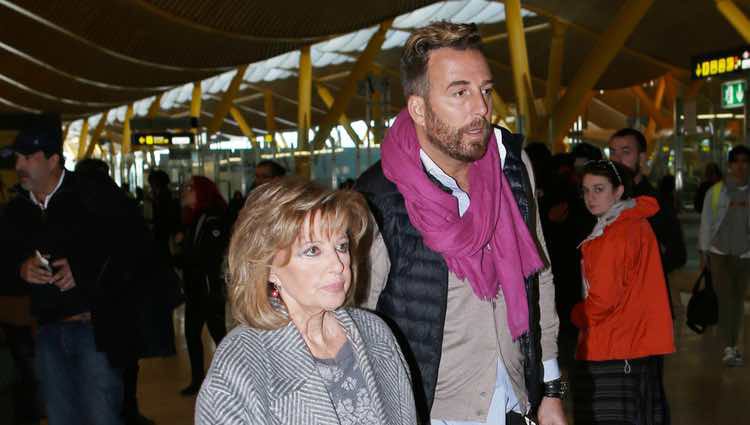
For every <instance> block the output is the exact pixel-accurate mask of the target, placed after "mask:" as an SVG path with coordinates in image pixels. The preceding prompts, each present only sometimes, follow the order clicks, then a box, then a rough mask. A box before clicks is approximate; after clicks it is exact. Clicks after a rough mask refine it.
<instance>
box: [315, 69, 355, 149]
mask: <svg viewBox="0 0 750 425" xmlns="http://www.w3.org/2000/svg"><path fill="white" fill-rule="evenodd" d="M316 87H317V89H318V96H320V99H321V100H322V101H323V103H325V105H326V107H327V108H328V109H331V106H333V95H332V94H331V91H330V90H328V88H327V87H325V86H324V85H322V84H320V83H318V84H316ZM339 124H340V125H341V126H342V127H344V130H346V133H347V134H348V135H349V137H350V138H351V139H352V140H353V141H354V143H355V144H356V145H357V146H360V145H361V144H362V140H361V139H360V138H359V135H358V134H357V132H356V131H354V128H352V124H351V122H350V121H349V117H347V116H346V114H341V116H340V117H339Z"/></svg>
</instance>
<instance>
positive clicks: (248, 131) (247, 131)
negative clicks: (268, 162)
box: [229, 106, 260, 151]
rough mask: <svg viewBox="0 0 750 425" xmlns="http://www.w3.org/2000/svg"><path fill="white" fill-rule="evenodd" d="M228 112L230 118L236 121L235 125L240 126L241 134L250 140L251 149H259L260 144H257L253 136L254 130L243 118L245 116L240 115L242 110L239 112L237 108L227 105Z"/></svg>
mask: <svg viewBox="0 0 750 425" xmlns="http://www.w3.org/2000/svg"><path fill="white" fill-rule="evenodd" d="M229 113H230V114H231V115H232V118H233V119H234V121H235V122H236V123H237V125H238V126H239V127H240V131H241V132H242V135H243V136H245V137H247V138H248V139H249V140H250V143H251V144H252V145H253V149H255V150H256V151H257V150H259V149H260V145H259V144H258V140H257V139H256V137H255V132H254V131H253V129H252V127H250V125H248V123H247V121H246V120H245V117H244V116H242V112H240V110H239V109H237V108H236V107H234V106H231V107H229Z"/></svg>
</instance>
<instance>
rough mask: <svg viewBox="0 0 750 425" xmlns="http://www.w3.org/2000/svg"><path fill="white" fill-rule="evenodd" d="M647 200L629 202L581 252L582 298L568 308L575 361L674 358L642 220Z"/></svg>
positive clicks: (653, 250) (651, 210)
mask: <svg viewBox="0 0 750 425" xmlns="http://www.w3.org/2000/svg"><path fill="white" fill-rule="evenodd" d="M657 211H659V204H658V203H657V201H656V199H654V198H652V197H647V196H642V197H638V198H636V199H635V206H633V207H632V208H629V209H625V210H623V211H622V212H621V213H620V215H619V217H617V218H616V219H615V221H614V222H612V223H610V224H609V225H607V226H606V227H605V228H604V232H603V233H602V234H601V235H599V236H597V237H591V236H590V237H589V238H590V239H587V240H586V241H584V242H583V244H582V246H581V253H582V257H583V260H582V263H583V264H582V270H583V276H584V278H585V279H586V281H587V282H588V285H589V290H588V295H587V296H586V298H585V299H584V300H583V301H582V302H580V303H578V304H576V305H575V307H573V311H572V312H571V319H572V321H573V323H574V324H575V325H576V326H577V327H578V328H580V330H581V333H580V335H579V338H578V349H577V352H576V358H577V359H578V360H590V361H603V360H626V359H636V358H639V357H646V356H651V355H659V354H668V353H673V352H674V335H673V333H672V317H671V314H670V311H669V300H668V299H667V296H668V294H667V291H666V285H665V283H664V273H663V272H662V265H661V259H660V256H659V244H658V242H657V241H656V237H655V236H654V232H653V230H651V225H650V224H649V222H648V220H647V219H648V217H650V216H652V215H654V214H655V213H656V212H657Z"/></svg>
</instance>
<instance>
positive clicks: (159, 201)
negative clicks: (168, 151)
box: [148, 170, 180, 257]
mask: <svg viewBox="0 0 750 425" xmlns="http://www.w3.org/2000/svg"><path fill="white" fill-rule="evenodd" d="M169 184H170V180H169V175H168V174H167V173H166V172H165V171H163V170H154V171H152V172H151V173H149V175H148V185H149V187H150V189H151V211H152V212H151V216H152V217H151V226H152V230H153V232H154V239H156V243H157V244H158V245H159V248H160V249H161V250H163V252H164V255H165V257H168V256H169V242H170V240H171V238H172V237H173V236H174V235H175V234H176V233H177V232H178V230H179V228H180V203H179V201H177V200H176V199H175V198H174V196H173V195H172V191H171V190H170V188H169Z"/></svg>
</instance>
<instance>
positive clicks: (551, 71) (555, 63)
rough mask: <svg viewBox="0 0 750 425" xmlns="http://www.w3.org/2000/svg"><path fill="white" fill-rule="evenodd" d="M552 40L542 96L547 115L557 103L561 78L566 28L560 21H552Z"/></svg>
mask: <svg viewBox="0 0 750 425" xmlns="http://www.w3.org/2000/svg"><path fill="white" fill-rule="evenodd" d="M551 23H552V40H550V46H549V62H548V65H547V92H546V93H545V96H544V106H545V109H546V111H547V115H549V114H550V112H551V111H552V108H553V107H554V106H555V103H557V99H558V96H559V94H560V79H561V78H562V66H563V58H564V55H565V30H567V29H568V26H567V25H566V24H564V23H562V22H561V21H559V20H557V19H555V18H553V19H552V22H551Z"/></svg>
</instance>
